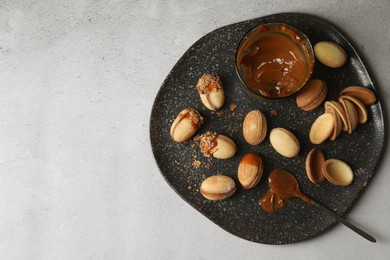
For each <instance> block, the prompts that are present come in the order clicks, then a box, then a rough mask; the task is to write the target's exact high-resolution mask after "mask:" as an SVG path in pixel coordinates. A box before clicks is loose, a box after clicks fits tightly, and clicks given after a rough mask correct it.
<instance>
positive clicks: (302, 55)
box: [237, 25, 314, 98]
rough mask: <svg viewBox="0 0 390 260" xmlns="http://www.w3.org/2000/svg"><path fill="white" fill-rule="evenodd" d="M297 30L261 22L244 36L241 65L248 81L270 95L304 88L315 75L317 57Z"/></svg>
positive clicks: (286, 94)
mask: <svg viewBox="0 0 390 260" xmlns="http://www.w3.org/2000/svg"><path fill="white" fill-rule="evenodd" d="M309 57H310V55H309V51H308V49H307V47H306V45H305V44H304V43H303V39H301V38H300V37H299V36H298V35H297V34H296V32H294V31H293V30H291V29H289V28H288V27H286V26H283V27H267V26H266V25H262V26H259V27H258V28H257V29H256V31H254V32H251V33H250V35H249V36H248V37H247V38H246V39H244V40H243V42H242V43H241V45H240V47H239V49H238V52H237V68H238V69H239V70H240V71H242V77H243V81H244V82H245V84H246V85H247V86H248V87H249V88H250V89H251V90H252V91H254V92H255V93H260V94H261V95H263V96H266V97H272V98H274V97H284V96H288V95H291V94H293V93H295V92H296V91H297V90H298V89H300V88H301V87H302V86H303V85H304V84H305V83H306V81H307V80H308V79H309V77H310V75H311V71H312V68H313V63H314V60H313V59H312V58H309Z"/></svg>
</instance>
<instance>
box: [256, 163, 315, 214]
mask: <svg viewBox="0 0 390 260" xmlns="http://www.w3.org/2000/svg"><path fill="white" fill-rule="evenodd" d="M268 181H269V190H268V192H267V193H266V194H265V195H264V197H263V198H261V200H260V205H261V207H262V208H263V210H264V211H266V212H269V213H273V212H275V211H276V210H278V209H281V208H283V207H284V206H285V205H286V202H287V200H288V199H291V198H300V199H302V200H303V201H305V202H307V203H309V204H312V203H313V201H312V200H311V199H310V198H309V197H307V196H306V195H304V194H302V193H301V191H300V190H299V184H298V181H297V179H295V177H294V176H293V175H292V174H291V173H289V172H288V171H284V170H279V169H277V170H273V171H272V172H271V174H270V175H269V177H268Z"/></svg>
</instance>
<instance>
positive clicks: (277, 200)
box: [260, 169, 376, 243]
mask: <svg viewBox="0 0 390 260" xmlns="http://www.w3.org/2000/svg"><path fill="white" fill-rule="evenodd" d="M268 182H269V190H268V192H267V193H266V194H265V195H264V197H263V198H262V199H261V200H260V206H261V207H262V208H263V210H264V211H266V212H268V213H273V212H275V211H277V210H279V209H281V208H283V207H285V204H286V202H287V200H288V199H291V198H300V199H301V200H303V201H305V202H306V203H308V204H310V205H313V206H316V207H317V208H319V209H321V210H322V211H323V212H325V213H327V214H329V215H331V216H332V217H334V218H335V219H336V220H337V221H339V222H340V223H342V224H344V225H345V226H347V227H348V228H350V229H351V230H353V231H355V232H356V233H358V234H359V235H361V236H362V237H364V238H365V239H367V240H369V241H371V242H374V243H375V242H376V239H375V238H374V237H372V236H371V235H369V234H368V233H366V232H365V231H363V230H361V229H360V228H358V227H357V226H355V225H353V224H352V223H351V222H349V221H348V220H346V219H344V218H342V217H340V216H339V215H337V214H336V213H334V212H333V211H331V210H329V209H327V208H326V207H324V206H322V205H321V204H319V203H318V202H315V201H314V200H313V199H311V198H309V197H308V196H306V195H304V194H303V193H302V192H301V191H300V189H299V183H298V180H297V179H296V178H295V177H294V175H292V174H291V173H289V172H288V171H285V170H280V169H277V170H273V171H272V172H271V173H270V175H269V177H268Z"/></svg>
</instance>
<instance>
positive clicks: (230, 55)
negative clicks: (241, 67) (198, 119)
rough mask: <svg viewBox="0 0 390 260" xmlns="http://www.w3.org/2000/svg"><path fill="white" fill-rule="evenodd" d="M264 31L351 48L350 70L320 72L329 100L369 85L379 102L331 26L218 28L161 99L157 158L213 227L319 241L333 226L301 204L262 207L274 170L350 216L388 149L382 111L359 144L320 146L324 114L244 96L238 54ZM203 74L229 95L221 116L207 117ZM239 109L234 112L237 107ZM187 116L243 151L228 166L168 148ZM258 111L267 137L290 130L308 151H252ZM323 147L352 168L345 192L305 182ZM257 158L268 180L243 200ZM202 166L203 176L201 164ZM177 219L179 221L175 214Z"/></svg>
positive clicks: (341, 141)
mask: <svg viewBox="0 0 390 260" xmlns="http://www.w3.org/2000/svg"><path fill="white" fill-rule="evenodd" d="M265 22H284V23H288V24H290V25H292V26H294V27H296V28H297V29H299V30H301V31H302V32H303V33H305V34H306V35H307V36H308V37H309V39H310V41H311V43H312V44H313V45H314V44H315V43H316V42H318V41H325V40H327V41H333V42H336V43H338V44H339V45H340V46H342V47H343V48H344V50H345V51H346V53H347V54H348V57H349V60H348V63H347V64H346V65H345V66H343V67H341V68H339V69H330V68H326V67H325V66H323V65H321V64H320V63H319V62H316V65H315V68H314V72H313V76H312V78H318V79H322V80H324V81H325V82H326V84H327V86H328V94H327V97H326V100H337V99H338V97H339V95H340V91H341V90H342V89H343V88H345V87H347V86H350V85H361V86H365V87H367V88H370V89H371V90H373V91H374V92H376V93H377V91H376V90H375V87H374V85H373V82H372V80H371V79H370V76H369V75H368V72H367V70H366V68H365V66H364V64H363V62H362V61H361V59H360V58H359V56H358V54H357V52H356V51H355V49H354V48H353V47H352V45H351V43H350V42H349V41H348V40H347V39H346V38H345V37H344V36H343V35H342V34H341V33H340V32H339V31H338V30H337V29H336V28H335V27H333V26H332V25H330V24H329V23H328V22H326V21H324V20H322V19H319V18H317V17H313V16H310V15H306V14H296V13H285V14H275V15H270V16H266V17H261V18H258V19H254V20H249V21H244V22H240V23H236V24H232V25H228V26H225V27H222V28H219V29H217V30H215V31H213V32H211V33H209V34H207V35H205V36H204V37H202V38H201V39H200V40H198V41H197V42H196V43H195V44H194V45H193V46H192V47H191V48H189V49H188V50H187V52H186V53H185V54H184V55H183V56H182V57H181V58H180V60H179V61H178V62H177V64H176V65H175V66H174V67H173V69H172V70H171V72H170V73H169V74H168V76H167V78H166V79H165V81H164V83H163V85H162V86H161V89H160V91H159V92H158V94H157V96H156V99H155V102H154V105H153V109H152V113H151V119H150V138H151V144H152V149H153V153H154V156H155V159H156V162H157V164H158V167H159V168H160V170H161V174H162V176H163V177H164V178H165V180H166V181H167V183H168V184H169V185H170V186H171V187H172V188H173V189H174V190H175V191H176V192H177V193H178V194H179V195H180V196H181V197H182V198H183V199H184V200H185V201H186V202H188V203H189V204H190V205H191V206H193V207H194V208H195V209H196V210H198V211H199V212H201V213H202V214H203V215H204V216H206V217H207V218H209V219H210V220H211V221H213V222H214V223H215V224H217V225H218V226H220V227H221V228H223V229H225V230H226V231H228V232H230V233H231V234H234V235H236V236H238V237H241V238H243V239H247V240H250V241H254V242H258V243H266V244H286V243H293V242H297V241H301V240H305V239H309V238H312V237H313V236H315V235H318V234H321V233H322V232H324V231H325V230H326V229H328V228H329V227H331V226H332V225H333V224H334V223H335V220H334V219H333V218H332V217H329V216H328V215H326V214H325V213H323V212H322V211H320V210H318V209H317V208H315V207H313V206H311V205H308V204H306V203H305V202H303V201H301V200H299V199H291V200H289V201H288V203H287V205H286V207H285V208H283V209H281V210H279V211H277V212H276V213H272V214H270V213H266V212H264V211H263V210H262V209H261V207H260V206H259V199H260V198H261V197H262V196H263V195H264V194H265V193H266V192H267V190H268V180H267V179H268V175H269V173H270V172H271V170H273V169H284V170H287V171H289V172H291V173H292V174H293V175H295V177H296V178H297V179H298V181H299V183H300V187H301V190H302V192H303V193H305V194H306V195H308V196H309V197H311V198H313V199H314V200H316V201H318V202H319V203H321V204H323V205H324V206H326V207H327V208H329V209H331V210H333V211H335V212H336V213H337V214H339V215H344V214H345V213H346V212H347V210H348V209H350V207H351V206H352V205H353V203H354V201H355V200H356V199H357V198H358V195H359V194H360V192H361V191H362V190H363V189H364V187H366V185H367V183H368V181H369V180H370V178H371V177H372V174H373V173H374V170H375V167H376V164H377V162H378V160H379V158H380V155H381V152H382V148H383V143H384V122H383V114H382V109H381V105H380V101H379V97H378V96H377V98H378V101H377V102H376V103H375V104H374V105H371V106H368V107H367V110H368V122H367V123H366V124H364V125H359V126H358V127H357V128H356V129H355V131H354V132H352V134H347V133H346V132H342V133H341V135H340V136H339V137H338V138H337V139H336V141H334V142H332V141H329V140H327V141H325V142H324V143H322V144H321V145H313V144H311V143H310V141H309V137H308V133H309V130H310V127H311V125H312V123H313V122H314V120H315V119H316V118H317V117H318V116H319V115H320V114H322V113H324V107H323V106H321V107H319V108H317V109H315V110H314V111H311V112H305V111H303V110H301V109H299V108H297V106H296V104H295V96H292V97H289V98H286V99H282V100H276V101H273V102H268V103H267V102H261V101H258V100H255V99H253V98H251V97H248V96H247V95H246V94H245V93H244V92H243V91H242V90H241V88H240V85H239V84H240V82H239V80H238V78H237V76H236V72H235V69H234V60H235V50H236V47H237V44H238V42H239V41H240V39H241V37H242V36H243V35H244V34H245V33H246V32H247V31H248V30H250V29H251V28H253V27H254V26H256V25H258V24H260V23H265ZM204 73H211V74H215V75H219V76H220V77H221V79H222V81H223V83H224V89H225V93H226V101H225V105H224V106H223V107H222V108H221V109H220V110H219V111H217V112H211V111H209V110H208V109H206V108H205V107H204V106H203V104H202V103H201V101H200V98H199V96H198V94H197V91H196V87H195V86H196V83H197V81H198V79H199V78H200V77H201V75H202V74H204ZM232 104H233V105H237V107H236V109H234V110H233V109H232V110H233V111H232V110H231V109H230V107H231V105H232ZM184 108H196V109H197V110H198V111H200V113H201V114H202V116H203V117H204V119H205V123H204V124H203V125H202V127H201V128H200V129H199V131H198V134H201V133H204V132H206V131H216V132H218V133H220V134H224V135H227V136H230V137H232V139H233V140H234V141H235V142H236V144H237V147H238V151H237V153H236V155H235V156H234V157H233V158H231V159H229V160H218V159H214V158H206V157H204V156H203V155H202V153H201V152H200V149H199V144H198V143H197V142H194V140H193V139H191V140H189V141H188V142H187V143H176V142H173V141H172V140H171V138H170V134H169V131H170V127H171V124H172V122H173V120H174V119H175V118H176V116H177V115H178V113H179V112H180V111H181V110H183V109H184ZM252 109H259V110H261V111H262V112H263V113H264V114H265V116H266V118H267V121H268V133H269V131H270V130H271V129H272V128H274V127H284V128H287V129H289V130H290V131H291V132H293V133H294V134H295V135H296V136H297V138H298V139H299V141H300V144H301V151H300V153H299V156H297V157H295V158H293V159H289V158H284V157H282V156H281V155H279V154H277V153H276V152H275V150H274V149H273V148H272V146H271V144H270V142H269V138H268V136H267V138H266V139H265V141H264V142H263V143H261V144H260V145H258V146H251V145H249V144H247V143H246V142H245V140H244V139H243V136H242V122H243V119H244V117H245V115H246V114H247V113H248V112H249V111H250V110H252ZM313 147H317V148H320V149H322V150H323V151H324V153H325V155H326V157H327V158H337V159H340V160H343V161H345V162H347V163H348V164H349V165H350V166H351V168H352V169H353V170H354V173H355V179H354V181H353V183H352V184H351V185H350V186H347V187H339V186H335V185H333V184H331V183H329V182H327V181H325V182H323V183H322V184H320V185H315V184H313V183H311V182H310V181H309V179H308V178H307V176H306V172H305V158H306V155H307V153H308V152H309V151H310V150H311V149H312V148H313ZM249 152H257V153H258V154H260V155H261V157H262V158H263V161H264V164H265V169H264V174H263V178H262V180H261V181H260V183H259V185H257V186H256V187H255V188H254V189H251V190H244V189H242V188H241V187H240V185H239V182H238V179H237V168H238V164H239V161H240V158H241V157H242V156H244V155H245V154H247V153H249ZM195 161H199V162H200V163H201V164H200V166H199V167H195V166H194V165H193V163H194V162H195ZM216 174H224V175H228V176H231V177H232V178H233V179H234V180H235V181H236V183H237V186H238V189H237V191H236V193H235V194H234V195H233V196H232V197H231V198H229V199H226V200H223V201H218V202H213V201H208V200H206V199H205V198H203V197H202V195H201V194H200V193H199V186H200V184H201V182H202V181H203V180H204V179H205V178H207V177H209V176H212V175H216ZM172 214H176V213H175V212H172Z"/></svg>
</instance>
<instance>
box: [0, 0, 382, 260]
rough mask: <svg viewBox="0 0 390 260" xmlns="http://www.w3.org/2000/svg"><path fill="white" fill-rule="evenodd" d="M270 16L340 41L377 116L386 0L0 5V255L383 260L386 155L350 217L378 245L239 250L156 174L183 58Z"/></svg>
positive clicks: (346, 238) (323, 242) (339, 229)
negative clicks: (170, 77) (303, 21)
mask: <svg viewBox="0 0 390 260" xmlns="http://www.w3.org/2000/svg"><path fill="white" fill-rule="evenodd" d="M280 12H304V13H308V14H314V15H318V16H320V17H323V18H325V19H327V20H328V21H330V22H332V23H334V24H336V25H337V26H338V27H339V28H340V29H342V30H343V31H344V32H346V34H347V36H348V37H349V39H350V40H351V41H352V42H353V43H355V47H356V48H357V49H358V51H359V53H360V54H361V56H362V57H363V59H364V61H365V64H366V65H367V67H368V69H369V71H370V72H371V76H372V78H373V80H374V81H375V83H376V86H377V88H378V89H379V91H380V95H381V100H382V102H383V105H384V110H385V111H384V113H385V119H387V115H388V111H389V107H390V106H389V105H387V102H389V101H390V98H389V95H390V93H389V92H390V87H389V82H390V73H389V72H390V71H389V67H390V16H389V13H390V2H389V1H387V0H376V1H352V0H346V1H341V0H340V1H310V0H307V1H304V0H301V1H289V2H282V1H197V2H195V1H125V0H117V1H86V0H83V1H12V2H11V1H0V91H1V92H0V258H1V259H234V258H240V259H254V258H256V259H259V258H260V259H285V258H290V259H303V258H307V259H332V258H333V259H341V258H342V259H387V258H388V257H390V235H389V234H390V225H389V224H388V219H389V216H390V196H389V194H388V190H389V188H390V175H389V171H390V162H389V161H388V160H387V158H388V149H385V151H384V154H383V159H382V162H381V163H380V164H379V166H378V168H377V171H376V173H375V174H374V177H373V179H372V180H371V181H370V183H369V185H368V187H367V189H366V190H365V191H364V193H363V196H362V197H361V198H360V200H359V201H358V203H356V205H355V206H354V207H353V209H352V210H351V211H350V212H349V214H348V215H347V218H348V219H349V220H351V221H353V222H354V223H356V224H358V225H359V226H361V227H364V229H365V230H367V231H369V232H370V233H371V234H373V235H374V236H375V237H376V238H377V240H378V242H377V243H376V244H371V243H369V242H367V241H366V240H364V239H362V238H360V237H359V236H357V235H356V234H355V233H353V232H351V231H350V230H348V229H347V228H345V227H344V226H342V225H336V226H335V227H334V228H332V229H330V230H329V231H328V232H326V233H324V234H322V235H320V236H318V237H316V238H313V239H311V240H307V241H304V242H300V243H296V244H291V245H283V246H271V245H261V244H256V243H252V242H248V241H245V240H242V239H240V238H237V237H235V236H233V235H231V234H229V233H227V232H226V231H224V230H222V229H220V228H219V227H217V226H216V225H215V224H213V223H212V222H211V221H209V220H208V219H207V218H205V217H204V216H203V215H201V214H200V213H198V212H197V211H196V210H195V209H193V208H192V207H191V206H189V205H187V204H186V203H185V202H184V201H183V200H182V199H181V198H180V197H179V196H178V195H177V194H176V193H175V192H174V191H173V190H172V189H171V188H170V187H169V186H168V184H166V183H165V181H164V179H163V178H162V176H161V175H160V173H159V170H158V168H157V166H156V164H155V163H154V159H153V155H152V152H151V148H150V143H149V117H150V111H151V107H152V104H153V101H154V97H155V95H156V94H157V92H158V90H159V87H160V86H161V84H162V82H163V80H164V79H165V77H166V76H167V74H168V72H169V71H170V69H171V68H172V66H173V65H174V64H175V63H176V61H177V60H178V59H179V58H180V56H181V55H182V54H183V53H184V52H185V51H186V50H187V49H188V48H189V47H190V46H191V45H192V44H193V43H194V42H195V41H196V40H198V39H199V38H200V37H202V36H204V35H205V34H206V33H208V32H210V31H212V30H214V29H216V28H218V27H221V26H224V25H228V24H231V23H234V22H239V21H242V20H247V19H251V18H256V17H260V16H264V15H269V14H273V13H280ZM386 140H387V139H386ZM385 145H386V146H387V143H386V144H385Z"/></svg>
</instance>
